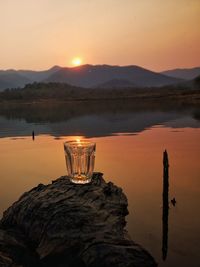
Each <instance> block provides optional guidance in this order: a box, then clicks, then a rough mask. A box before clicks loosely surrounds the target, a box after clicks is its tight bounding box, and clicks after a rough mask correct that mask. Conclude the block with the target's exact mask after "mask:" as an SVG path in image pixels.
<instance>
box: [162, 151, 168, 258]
mask: <svg viewBox="0 0 200 267" xmlns="http://www.w3.org/2000/svg"><path fill="white" fill-rule="evenodd" d="M168 193H169V160H168V154H167V151H166V150H165V151H164V153H163V213H162V225H163V238H162V258H163V260H166V258H167V250H168V216H169V200H168Z"/></svg>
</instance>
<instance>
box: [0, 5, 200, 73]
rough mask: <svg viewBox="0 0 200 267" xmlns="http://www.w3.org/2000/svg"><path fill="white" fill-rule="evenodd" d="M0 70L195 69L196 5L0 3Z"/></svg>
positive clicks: (199, 38)
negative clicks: (76, 66) (78, 62)
mask: <svg viewBox="0 0 200 267" xmlns="http://www.w3.org/2000/svg"><path fill="white" fill-rule="evenodd" d="M0 25H1V26H0V37H1V41H0V69H9V68H16V69H36V70H41V69H47V68H50V67H51V66H53V65H60V66H71V65H72V60H73V59H74V58H77V57H80V59H82V63H83V64H87V63H88V64H112V65H132V64H133V65H139V66H142V67H145V68H148V69H152V70H155V71H161V70H166V69H172V68H176V67H194V66H200V26H199V25H200V0H167V1H162V0H0Z"/></svg>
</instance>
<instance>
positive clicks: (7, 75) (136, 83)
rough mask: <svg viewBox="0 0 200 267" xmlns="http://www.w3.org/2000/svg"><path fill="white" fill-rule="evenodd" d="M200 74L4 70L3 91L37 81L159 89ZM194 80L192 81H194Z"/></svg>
mask: <svg viewBox="0 0 200 267" xmlns="http://www.w3.org/2000/svg"><path fill="white" fill-rule="evenodd" d="M199 74H200V68H193V69H182V70H180V69H175V70H170V71H164V72H161V73H158V72H154V71H150V70H147V69H144V68H142V67H139V66H135V65H130V66H110V65H89V64H87V65H82V66H79V67H73V68H67V67H60V66H54V67H52V68H50V69H48V70H44V71H33V70H12V69H11V70H0V91H3V90H4V89H6V88H17V87H24V86H25V85H26V84H28V83H34V82H44V83H48V82H58V83H68V84H71V85H75V86H80V87H86V88H97V87H99V88H122V87H137V88H138V87H158V86H164V85H170V84H177V83H179V82H182V81H184V80H188V79H192V78H194V77H196V76H198V75H199ZM191 77H192V78H191Z"/></svg>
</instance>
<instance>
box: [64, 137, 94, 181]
mask: <svg viewBox="0 0 200 267" xmlns="http://www.w3.org/2000/svg"><path fill="white" fill-rule="evenodd" d="M95 150H96V144H95V143H93V142H89V141H87V140H75V141H74V140H73V141H67V142H65V143H64V151H65V159H66V166H67V171H68V176H69V177H70V180H71V182H73V183H76V184H86V183H89V182H90V181H91V179H92V174H93V170H94V162H95Z"/></svg>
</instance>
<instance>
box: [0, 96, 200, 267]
mask: <svg viewBox="0 0 200 267" xmlns="http://www.w3.org/2000/svg"><path fill="white" fill-rule="evenodd" d="M33 130H34V132H35V140H34V141H33V140H32V136H31V133H32V131H33ZM78 137H79V138H82V137H84V138H88V139H89V140H92V141H94V142H96V144H97V151H96V162H95V171H100V172H103V173H104V178H105V180H106V181H112V182H113V183H115V184H116V185H117V186H119V187H121V188H122V189H123V191H124V193H125V194H126V196H127V198H128V203H129V206H128V210H129V215H128V216H127V229H128V232H129V234H130V235H131V237H132V239H133V240H134V241H135V242H137V243H139V244H141V245H142V246H143V247H144V248H146V249H147V250H148V251H149V252H150V253H151V254H152V256H153V257H154V258H155V260H156V261H157V262H158V263H159V266H165V267H173V266H179V265H180V266H182V267H186V266H187V267H188V266H190V267H197V266H200V227H199V225H200V214H199V206H200V164H199V162H200V109H198V108H192V107H188V108H185V107H179V108H177V109H175V108H173V107H165V106H159V105H153V106H152V105H150V104H147V105H146V104H142V105H141V104H140V105H139V104H138V103H134V102H131V101H127V102H123V101H122V102H117V101H113V102H107V103H98V102H95V101H94V102H81V103H80V102H78V101H76V102H72V103H71V102H70V103H67V102H66V103H62V104H56V105H54V104H41V105H39V106H38V105H37V104H35V105H34V104H31V105H28V104H27V105H24V104H21V105H12V106H6V107H4V108H0V170H1V171H0V182H1V187H0V215H1V216H2V213H3V211H4V210H5V209H6V208H8V207H9V206H10V205H11V204H12V203H13V202H14V201H16V200H17V199H18V198H19V196H20V195H21V194H22V193H23V192H24V191H28V190H29V189H31V188H32V187H34V186H36V185H37V184H39V183H44V184H47V183H49V182H51V180H53V179H55V178H57V177H59V176H61V175H64V174H66V166H65V159H64V151H63V142H64V141H65V140H68V139H74V138H75V139H76V138H78ZM165 149H167V151H168V155H169V164H170V167H169V200H171V199H172V198H174V197H175V198H176V201H177V203H176V205H175V206H173V205H172V204H171V202H170V205H169V217H168V222H166V223H168V233H167V235H168V236H167V237H168V239H167V240H168V241H167V242H166V244H165V245H166V247H167V258H166V259H165V260H163V255H162V242H163V238H164V239H165V240H166V236H165V237H164V235H166V233H163V229H162V227H163V222H162V191H163V162H162V160H163V159H162V157H163V151H164V150H165ZM163 234H164V235H163Z"/></svg>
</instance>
